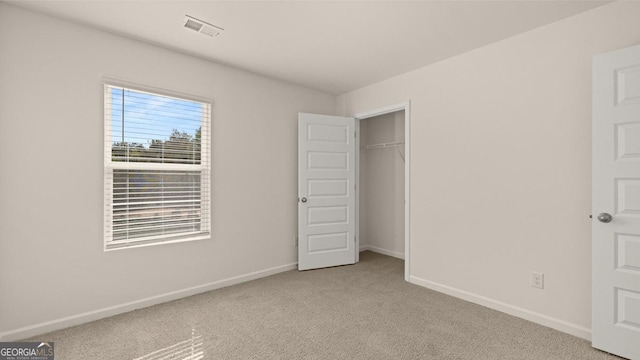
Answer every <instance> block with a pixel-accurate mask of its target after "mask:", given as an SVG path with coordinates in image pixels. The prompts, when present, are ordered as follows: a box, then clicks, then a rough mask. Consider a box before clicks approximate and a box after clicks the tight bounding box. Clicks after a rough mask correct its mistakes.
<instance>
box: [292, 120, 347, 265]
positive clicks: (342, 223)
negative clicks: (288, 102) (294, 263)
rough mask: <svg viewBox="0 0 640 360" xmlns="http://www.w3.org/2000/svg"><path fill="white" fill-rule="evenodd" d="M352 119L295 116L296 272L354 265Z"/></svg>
mask: <svg viewBox="0 0 640 360" xmlns="http://www.w3.org/2000/svg"><path fill="white" fill-rule="evenodd" d="M355 144H356V141H355V119H354V118H348V117H339V116H328V115H316V114H303V113H301V114H300V115H299V116H298V269H300V270H308V269H317V268H322V267H329V266H336V265H345V264H354V263H355V262H356V254H357V249H356V244H355V241H356V240H355V234H356V232H355V230H356V220H355V208H356V206H355V186H356V183H355V181H356V166H355V165H356V164H355V155H356V145H355Z"/></svg>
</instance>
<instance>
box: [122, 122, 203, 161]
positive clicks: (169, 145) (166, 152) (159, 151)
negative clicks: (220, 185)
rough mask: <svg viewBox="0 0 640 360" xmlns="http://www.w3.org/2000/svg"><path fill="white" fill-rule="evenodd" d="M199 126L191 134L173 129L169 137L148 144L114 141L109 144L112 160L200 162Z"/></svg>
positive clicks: (200, 133)
mask: <svg viewBox="0 0 640 360" xmlns="http://www.w3.org/2000/svg"><path fill="white" fill-rule="evenodd" d="M201 137H202V131H201V128H198V130H197V131H196V133H195V134H194V135H193V136H192V135H190V134H188V133H187V132H184V131H180V130H178V129H173V131H172V132H171V135H170V136H169V139H167V140H161V139H152V140H151V141H150V142H149V144H148V146H145V145H144V144H140V143H135V142H126V141H123V142H115V143H113V145H112V146H111V155H112V157H111V159H112V161H118V162H123V161H128V162H155V163H180V164H184V163H191V164H200V160H201V149H202V147H201V142H200V140H201Z"/></svg>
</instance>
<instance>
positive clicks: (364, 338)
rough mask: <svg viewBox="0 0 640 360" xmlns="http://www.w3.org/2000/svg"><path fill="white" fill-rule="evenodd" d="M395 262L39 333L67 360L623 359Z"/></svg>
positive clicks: (299, 275)
mask: <svg viewBox="0 0 640 360" xmlns="http://www.w3.org/2000/svg"><path fill="white" fill-rule="evenodd" d="M403 268H404V262H403V261H402V260H399V259H396V258H392V257H388V256H384V255H380V254H376V253H372V252H363V253H362V254H361V256H360V263H358V264H356V265H351V266H341V267H334V268H328V269H321V270H312V271H304V272H298V271H288V272H285V273H281V274H278V275H274V276H270V277H266V278H263V279H259V280H255V281H250V282H247V283H243V284H239V285H235V286H230V287H227V288H223V289H219V290H215V291H211V292H207V293H203V294H199V295H195V296H191V297H188V298H184V299H180V300H176V301H172V302H168V303H164V304H160V305H156V306H152V307H148V308H144V309H140V310H136V311H132V312H129V313H126V314H121V315H118V316H113V317H110V318H106V319H102V320H98V321H94V322H91V323H87V324H84V325H79V326H75V327H71V328H68V329H64V330H59V331H55V332H51V333H48V334H44V335H41V336H38V337H36V338H33V339H27V340H26V341H54V342H55V351H56V360H64V359H119V360H120V359H140V360H143V359H144V360H151V359H165V360H173V359H183V360H184V359H191V360H197V359H469V360H472V359H473V360H481V359H531V360H540V359H580V360H591V359H594V360H595V359H620V358H618V357H615V356H612V355H609V354H606V353H604V352H600V351H598V350H595V349H593V348H592V347H591V345H590V343H589V342H588V341H585V340H583V339H579V338H576V337H574V336H571V335H567V334H564V333H562V332H558V331H556V330H553V329H550V328H547V327H543V326H540V325H537V324H534V323H531V322H529V321H526V320H522V319H519V318H516V317H513V316H510V315H506V314H504V313H501V312H498V311H494V310H491V309H488V308H486V307H483V306H479V305H476V304H472V303H469V302H466V301H463V300H459V299H456V298H453V297H451V296H447V295H444V294H441V293H438V292H435V291H431V290H428V289H425V288H422V287H420V286H416V285H413V284H410V283H407V282H404V281H403Z"/></svg>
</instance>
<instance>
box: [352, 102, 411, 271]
mask: <svg viewBox="0 0 640 360" xmlns="http://www.w3.org/2000/svg"><path fill="white" fill-rule="evenodd" d="M396 142H400V143H404V111H397V112H394V113H389V114H385V115H380V116H376V117H372V118H367V119H363V120H360V163H359V165H360V182H359V186H360V197H359V209H360V212H359V221H360V249H361V250H372V251H375V252H380V253H383V254H386V255H391V256H395V257H398V258H404V225H405V224H404V196H405V193H404V153H405V147H404V145H402V144H399V145H389V144H390V143H396ZM382 144H387V145H386V146H382ZM376 145H378V146H376ZM367 146H369V147H370V148H369V149H367Z"/></svg>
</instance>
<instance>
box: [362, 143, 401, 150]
mask: <svg viewBox="0 0 640 360" xmlns="http://www.w3.org/2000/svg"><path fill="white" fill-rule="evenodd" d="M400 145H404V141H393V142H387V143H380V144H371V145H366V146H364V147H363V149H366V150H369V149H380V148H386V147H396V146H400Z"/></svg>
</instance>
